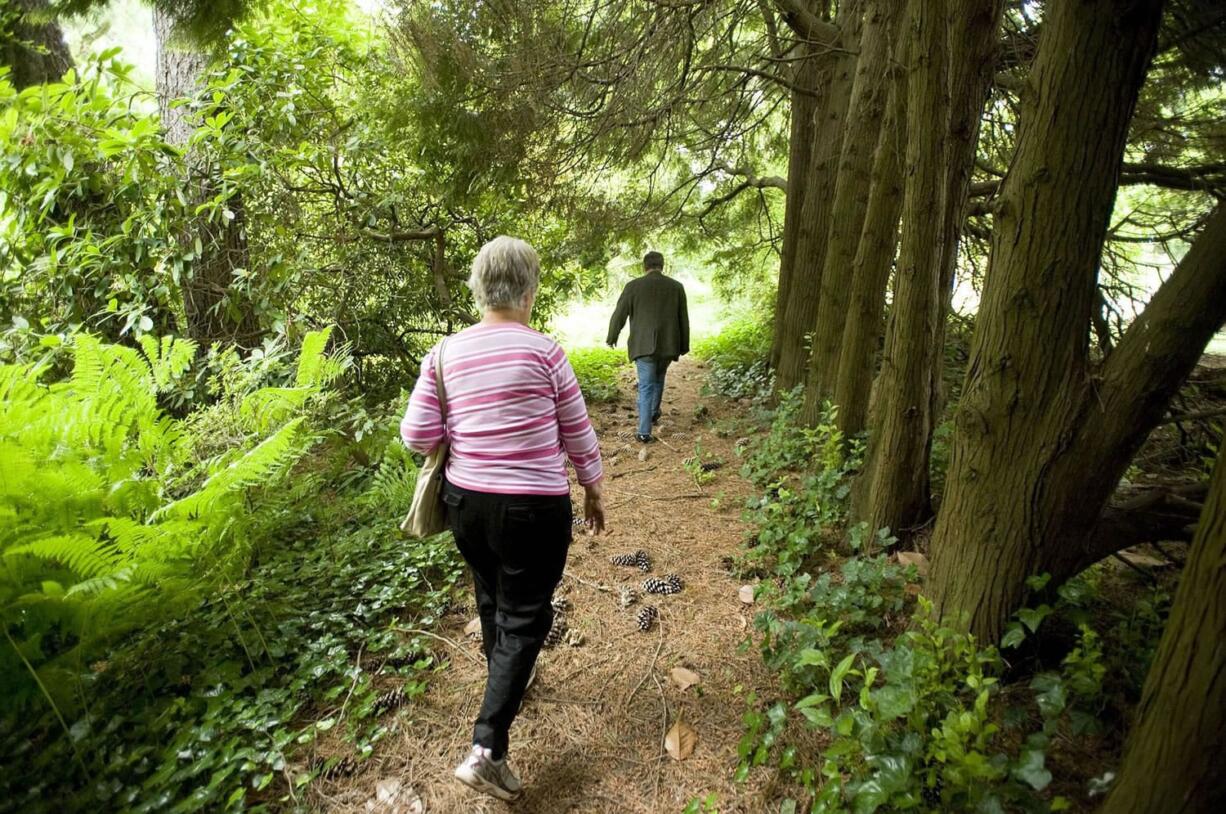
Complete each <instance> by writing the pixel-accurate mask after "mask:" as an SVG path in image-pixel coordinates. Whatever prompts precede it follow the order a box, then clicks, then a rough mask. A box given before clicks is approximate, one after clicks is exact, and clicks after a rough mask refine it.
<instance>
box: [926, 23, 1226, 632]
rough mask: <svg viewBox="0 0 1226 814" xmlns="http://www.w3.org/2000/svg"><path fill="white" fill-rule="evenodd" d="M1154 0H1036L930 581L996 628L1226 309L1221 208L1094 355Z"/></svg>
mask: <svg viewBox="0 0 1226 814" xmlns="http://www.w3.org/2000/svg"><path fill="white" fill-rule="evenodd" d="M1161 8H1162V2H1161V0H1146V2H1135V0H1089V1H1088V2H1078V3H1060V4H1054V5H1052V6H1050V7H1049V8H1048V16H1047V17H1046V18H1045V20H1044V24H1043V25H1044V30H1043V36H1042V41H1041V43H1040V45H1039V51H1038V55H1037V57H1036V61H1035V66H1034V69H1033V72H1032V75H1031V77H1030V80H1029V85H1030V91H1029V92H1028V93H1027V96H1026V102H1025V103H1024V108H1023V114H1022V124H1021V131H1020V134H1019V138H1018V144H1017V149H1016V153H1015V155H1014V159H1013V164H1012V166H1011V168H1010V171H1009V173H1008V176H1007V177H1006V179H1005V182H1004V184H1003V185H1002V188H1001V191H1000V194H999V197H998V201H997V206H996V224H995V229H994V232H993V238H992V249H991V258H990V264H989V268H988V272H987V276H986V280H985V283H984V290H983V297H982V303H981V306H980V310H979V315H978V319H977V322H976V328H975V334H974V338H973V341H972V349H971V359H970V364H969V369H968V373H967V378H966V383H965V385H964V389H963V395H962V399H961V402H960V404H959V408H958V414H957V422H956V428H955V434H954V439H953V445H952V459H951V464H950V469H949V474H948V476H947V479H946V491H945V495H944V500H943V503H942V509H941V513H940V516H939V518H938V520H937V525H936V529H935V532H934V537H933V540H932V557H933V566H932V574H931V577H930V580H929V590H930V592H931V594H932V596H933V599H934V601H935V603H936V606H937V608H938V609H939V611H940V612H941V613H942V615H944V616H945V617H947V618H949V619H951V620H954V621H960V620H965V622H966V624H968V625H969V627H970V629H971V630H972V631H973V632H975V633H976V634H977V635H979V636H981V637H982V638H984V639H985V640H993V639H995V638H996V637H997V636H998V635H999V634H1000V632H1001V630H1002V628H1003V626H1004V623H1005V621H1006V620H1007V619H1008V617H1009V615H1010V614H1012V613H1013V611H1014V610H1016V609H1017V608H1018V607H1019V606H1020V604H1021V603H1022V602H1023V601H1024V598H1025V591H1026V586H1025V583H1026V578H1027V577H1028V576H1030V575H1031V574H1035V573H1039V572H1044V571H1046V572H1049V573H1051V574H1052V576H1053V577H1054V578H1055V580H1056V581H1057V582H1058V581H1061V580H1064V579H1066V578H1068V577H1069V576H1071V575H1072V574H1074V573H1076V572H1077V571H1078V570H1080V569H1081V568H1084V567H1085V566H1086V565H1088V564H1090V563H1092V562H1094V561H1095V560H1096V559H1097V558H1100V557H1101V556H1104V555H1105V553H1110V552H1109V551H1106V552H1103V551H1096V550H1094V547H1092V546H1088V545H1087V544H1086V543H1087V540H1089V539H1090V533H1091V531H1092V530H1093V528H1094V526H1095V524H1096V523H1097V522H1098V521H1099V517H1100V514H1101V513H1102V511H1103V508H1104V506H1105V505H1106V503H1107V500H1108V498H1109V497H1110V495H1111V493H1112V492H1113V491H1114V489H1115V487H1116V485H1117V483H1118V482H1119V479H1120V477H1121V476H1122V474H1123V472H1124V470H1125V469H1126V467H1127V465H1128V462H1129V461H1130V460H1131V457H1132V455H1133V454H1134V453H1135V451H1136V449H1137V448H1138V447H1139V445H1140V444H1141V443H1142V441H1143V440H1144V439H1145V437H1146V435H1147V433H1148V432H1149V430H1150V429H1152V428H1153V426H1155V425H1156V424H1157V422H1158V421H1159V420H1160V418H1161V415H1162V412H1163V410H1164V409H1165V407H1166V405H1167V403H1168V402H1169V400H1170V398H1171V396H1172V394H1173V393H1174V391H1175V390H1176V389H1177V388H1178V386H1179V384H1180V383H1181V382H1182V380H1183V379H1184V378H1185V377H1186V375H1187V374H1188V372H1189V371H1190V370H1191V369H1192V367H1193V366H1194V365H1195V363H1196V361H1197V360H1198V359H1199V357H1200V355H1201V353H1202V352H1203V350H1204V347H1205V344H1206V343H1207V342H1208V340H1209V339H1210V337H1211V336H1212V335H1213V333H1214V332H1215V331H1217V330H1218V328H1219V327H1220V326H1221V324H1222V320H1223V318H1224V317H1226V209H1222V208H1221V207H1219V209H1218V211H1217V212H1216V213H1215V214H1214V215H1213V217H1212V218H1210V220H1209V222H1208V223H1207V224H1206V226H1205V228H1204V231H1203V232H1202V233H1201V235H1200V237H1199V238H1197V240H1196V241H1195V242H1194V243H1193V245H1192V247H1191V248H1190V250H1189V251H1188V253H1187V254H1186V255H1185V257H1184V258H1183V260H1182V261H1181V262H1180V263H1179V265H1178V266H1177V268H1176V269H1175V271H1174V273H1173V274H1172V275H1171V276H1170V277H1169V278H1168V279H1167V281H1166V283H1164V284H1163V285H1162V286H1161V288H1160V289H1159V290H1158V292H1157V293H1156V294H1155V295H1154V297H1153V299H1152V300H1151V302H1150V304H1149V306H1148V307H1147V308H1146V309H1145V311H1144V312H1143V313H1142V315H1141V316H1140V317H1139V318H1138V319H1137V320H1136V321H1135V322H1134V323H1133V324H1132V325H1131V326H1130V327H1129V329H1128V330H1127V332H1126V333H1125V334H1124V336H1123V337H1122V338H1121V340H1120V342H1119V344H1118V345H1117V346H1116V348H1115V350H1114V351H1113V352H1112V354H1111V355H1110V357H1108V359H1107V360H1106V362H1105V363H1103V364H1102V365H1101V367H1098V368H1095V366H1094V365H1093V364H1092V358H1091V355H1090V352H1089V334H1090V328H1089V326H1090V321H1091V313H1092V309H1093V306H1094V287H1095V280H1096V277H1097V273H1098V267H1099V262H1098V261H1099V253H1100V251H1101V249H1102V245H1103V239H1104V236H1105V234H1106V231H1107V222H1108V216H1109V214H1110V211H1111V207H1112V203H1113V200H1114V197H1115V192H1116V187H1117V183H1118V175H1119V170H1120V165H1121V159H1122V156H1123V149H1124V142H1125V137H1126V135H1127V131H1128V125H1129V120H1130V118H1131V113H1132V109H1133V105H1134V103H1135V101H1136V98H1137V94H1138V90H1139V88H1140V86H1141V83H1142V82H1143V80H1144V78H1145V74H1146V69H1147V66H1148V64H1149V61H1150V57H1151V54H1152V53H1153V50H1154V43H1155V41H1156V36H1157V30H1158V23H1159V18H1160V17H1161Z"/></svg>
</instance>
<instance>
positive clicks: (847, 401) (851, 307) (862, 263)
mask: <svg viewBox="0 0 1226 814" xmlns="http://www.w3.org/2000/svg"><path fill="white" fill-rule="evenodd" d="M892 84H893V88H892V92H891V98H890V107H889V112H888V113H887V115H886V120H885V122H884V124H882V128H881V137H880V138H879V139H878V143H877V153H876V155H875V156H874V158H873V177H872V187H871V191H870V192H869V198H868V211H867V213H866V214H865V216H864V230H863V233H862V234H861V236H860V246H859V248H858V249H857V250H856V259H855V261H854V262H853V264H852V283H851V301H850V302H849V303H848V309H847V319H846V321H845V322H844V324H843V339H842V341H841V343H840V348H839V368H838V375H837V376H836V377H835V383H834V403H835V404H836V405H838V416H837V420H838V426H839V429H840V430H842V431H843V434H844V435H845V436H847V437H851V436H853V435H856V434H858V433H860V432H862V431H863V430H864V427H865V424H866V420H867V417H868V397H869V392H870V390H871V388H872V383H873V373H874V367H873V356H874V354H875V353H876V351H877V343H878V342H879V341H880V340H881V332H882V329H883V328H884V325H885V289H886V286H887V285H888V284H889V280H890V269H891V268H893V266H894V253H895V250H896V249H897V247H898V217H899V214H900V213H901V211H902V188H903V177H902V167H903V155H902V152H903V133H904V130H903V128H904V127H905V124H906V122H905V117H906V112H905V102H906V88H905V87H904V86H903V85H901V84H900V83H899V82H898V81H894V82H893V83H892Z"/></svg>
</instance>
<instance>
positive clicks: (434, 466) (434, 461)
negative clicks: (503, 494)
mask: <svg viewBox="0 0 1226 814" xmlns="http://www.w3.org/2000/svg"><path fill="white" fill-rule="evenodd" d="M445 347H447V340H446V339H444V340H443V341H442V343H441V344H440V345H439V346H438V353H436V354H434V387H435V392H437V393H438V408H439V412H440V413H442V418H443V440H441V441H439V443H438V446H437V447H435V448H434V449H433V450H432V451H431V452H430V454H429V455H427V456H426V461H425V463H423V464H422V465H421V469H420V470H418V472H417V485H416V487H414V489H413V503H412V505H411V506H409V513H408V514H407V515H405V518H404V522H403V523H401V524H400V530H401V531H402V532H404V533H405V535H406V536H408V537H414V538H417V539H421V538H423V537H430V536H432V535H435V534H438V533H440V532H443V531H446V530H447V516H446V514H445V512H444V509H443V473H444V470H446V468H447V455H448V453H449V452H450V451H451V443H450V442H449V441H448V440H447V392H446V389H445V388H444V387H443V349H444V348H445Z"/></svg>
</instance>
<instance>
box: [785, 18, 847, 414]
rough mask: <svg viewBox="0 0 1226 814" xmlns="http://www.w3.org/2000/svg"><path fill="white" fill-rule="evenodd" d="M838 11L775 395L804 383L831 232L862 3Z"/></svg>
mask: <svg viewBox="0 0 1226 814" xmlns="http://www.w3.org/2000/svg"><path fill="white" fill-rule="evenodd" d="M839 6H840V7H839V13H838V17H837V18H836V24H837V25H838V28H839V32H840V34H839V40H838V42H837V43H833V44H832V50H833V53H831V54H830V55H829V56H827V57H826V59H827V60H828V64H829V66H830V67H829V70H830V79H829V82H828V83H827V84H826V87H825V93H824V94H823V98H822V99H821V100H819V102H818V106H817V114H816V118H815V120H814V125H813V137H812V138H813V149H812V152H811V156H810V159H809V166H808V172H807V173H806V175H805V176H804V178H803V179H802V180H801V183H803V184H804V186H805V192H804V203H803V204H802V206H801V211H800V222H799V224H798V226H797V229H796V250H795V251H796V253H795V257H794V260H793V264H792V273H791V281H790V284H789V286H788V293H787V300H786V301H784V302H782V303H781V304H782V305H783V306H784V311H783V318H782V319H779V320H777V322H776V325H777V326H778V329H779V330H778V331H777V336H778V346H779V360H778V364H777V365H776V367H775V388H776V390H777V391H778V392H783V391H787V390H791V389H792V388H793V387H795V386H796V385H798V384H800V383H801V381H802V380H803V378H804V371H805V365H806V363H807V361H808V358H809V350H808V342H807V340H806V335H807V333H808V332H809V331H810V330H811V329H812V328H813V320H814V319H815V318H816V317H817V304H818V298H819V297H820V294H821V273H822V260H823V258H824V255H825V245H826V235H827V233H828V231H829V228H830V212H831V203H832V197H833V196H832V192H833V186H834V179H835V172H836V169H837V166H836V165H837V164H838V160H839V153H840V151H841V149H842V144H843V129H844V127H843V125H844V120H845V119H846V117H847V105H848V101H849V100H850V98H851V86H852V78H853V74H854V72H855V68H856V48H857V47H858V44H859V41H860V27H861V26H860V22H861V9H862V6H863V0H846V2H843V3H840V4H839ZM822 47H826V46H822ZM792 183H793V180H792V179H791V178H789V179H788V184H789V185H791V184H792Z"/></svg>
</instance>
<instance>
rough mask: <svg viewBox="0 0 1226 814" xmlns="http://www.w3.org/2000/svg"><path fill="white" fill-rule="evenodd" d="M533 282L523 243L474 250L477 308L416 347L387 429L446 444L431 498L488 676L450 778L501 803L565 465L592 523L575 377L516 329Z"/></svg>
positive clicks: (592, 483) (524, 321)
mask: <svg viewBox="0 0 1226 814" xmlns="http://www.w3.org/2000/svg"><path fill="white" fill-rule="evenodd" d="M539 280H540V260H539V258H538V257H537V254H536V251H535V250H534V249H533V248H532V247H531V246H529V245H528V244H527V243H525V242H524V241H522V240H517V239H515V238H511V237H497V238H494V239H493V240H491V241H490V242H489V243H486V244H485V245H484V246H482V247H481V251H480V252H479V253H478V254H477V257H476V259H475V260H474V261H473V267H472V274H471V276H470V277H469V279H468V286H469V288H471V289H472V292H473V298H474V299H475V300H476V301H477V305H478V306H480V307H481V309H482V311H483V312H484V316H483V318H482V320H481V322H479V323H478V324H476V325H474V326H472V327H470V328H467V329H465V330H463V331H461V332H460V333H458V334H456V335H455V336H452V337H448V338H447V339H444V340H443V341H442V342H441V343H439V344H438V345H436V346H435V347H434V348H433V349H432V350H431V351H430V352H429V353H427V354H426V357H425V359H424V360H422V365H421V375H420V376H419V378H418V380H417V385H416V386H415V387H414V388H413V394H412V396H411V397H410V399H409V409H408V412H407V413H406V414H405V417H404V421H403V422H402V423H401V425H400V433H401V436H402V437H403V438H404V441H405V443H406V444H408V445H409V446H410V447H411V448H413V449H415V450H417V451H418V452H422V453H429V452H430V451H431V450H433V449H434V448H435V447H436V446H437V445H438V444H439V443H440V442H441V441H442V440H443V438H444V436H445V437H446V438H447V439H448V440H450V442H451V452H450V456H449V458H448V461H447V467H446V482H445V483H444V486H443V503H444V504H445V506H446V511H447V525H448V526H449V527H450V528H451V530H452V532H453V533H454V534H455V540H456V545H457V546H458V547H459V549H460V553H461V554H462V555H463V556H464V559H465V560H466V561H467V562H468V565H469V567H470V568H471V569H472V572H473V583H474V587H475V590H476V598H477V611H478V614H479V615H480V617H481V637H482V644H483V646H484V649H485V661H486V666H487V668H488V673H489V675H488V678H487V681H486V685H485V698H484V700H483V702H482V704H481V711H480V713H479V714H478V715H477V721H476V724H475V726H474V727H473V746H472V751H471V752H470V753H469V755H468V757H467V758H465V760H464V762H462V763H461V764H460V765H459V767H458V768H457V769H456V772H455V774H456V777H457V778H459V779H460V780H461V781H462V782H463V783H465V784H466V785H468V786H471V787H472V788H474V789H476V790H477V791H480V792H483V793H486V794H492V795H494V796H495V797H498V798H500V799H503V800H511V799H514V798H515V797H516V796H517V795H518V794H519V792H520V789H521V784H520V780H519V778H518V777H516V776H515V774H514V772H512V771H511V768H510V767H509V766H508V765H507V760H506V754H507V745H508V732H509V730H510V728H511V722H512V721H513V720H514V718H515V715H516V713H518V712H519V706H520V703H521V701H522V700H523V697H524V692H525V691H526V689H527V686H528V683H529V679H530V677H531V675H532V670H533V667H534V665H535V664H536V658H537V655H538V654H539V653H540V650H541V646H542V644H543V643H544V641H545V634H546V633H548V632H549V627H550V625H551V624H552V622H553V608H552V606H551V604H550V600H551V599H552V597H553V592H554V589H555V588H556V587H557V584H558V582H559V580H561V578H562V569H563V567H564V566H565V564H566V552H567V549H568V547H569V545H570V540H571V530H572V527H573V523H572V511H571V503H570V484H569V481H568V478H567V473H566V461H567V460H569V461H570V463H571V465H572V466H573V467H574V470H575V474H576V476H577V478H578V480H579V483H580V484H581V485H582V486H583V487H584V490H585V493H586V494H585V498H584V521H585V524H586V525H587V527H588V528H589V530H591V531H593V532H600V531H602V530H603V529H604V505H603V502H602V499H601V480H602V477H603V471H602V466H601V460H600V447H599V445H598V444H597V442H596V433H595V432H594V431H593V430H592V425H591V422H590V421H589V420H588V415H587V406H586V405H585V404H584V402H583V396H582V395H581V394H580V392H579V383H578V381H577V380H576V379H575V374H574V371H573V370H572V369H571V366H570V362H569V361H568V360H567V358H566V352H565V351H563V350H562V348H561V347H560V346H559V345H558V343H557V342H555V341H554V340H552V339H550V338H549V337H547V336H544V335H543V334H540V333H538V332H537V331H534V330H532V329H531V328H529V327H528V321H529V318H530V317H531V314H532V306H533V303H534V302H535V300H536V292H537V286H538V283H539ZM436 354H442V371H443V382H442V384H443V388H442V390H443V399H444V402H443V404H441V405H440V403H439V399H438V395H437V391H436V388H435V374H434V371H435V356H436Z"/></svg>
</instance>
